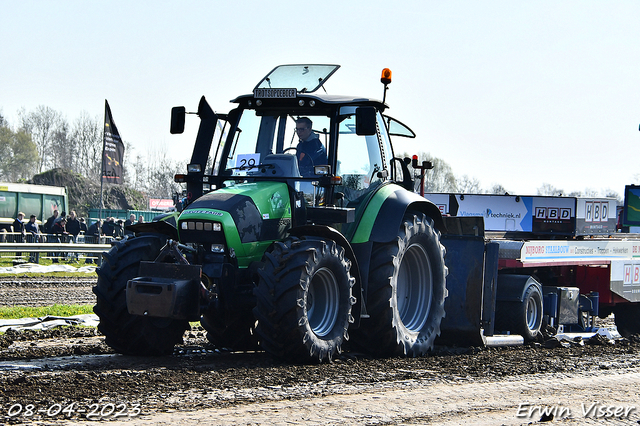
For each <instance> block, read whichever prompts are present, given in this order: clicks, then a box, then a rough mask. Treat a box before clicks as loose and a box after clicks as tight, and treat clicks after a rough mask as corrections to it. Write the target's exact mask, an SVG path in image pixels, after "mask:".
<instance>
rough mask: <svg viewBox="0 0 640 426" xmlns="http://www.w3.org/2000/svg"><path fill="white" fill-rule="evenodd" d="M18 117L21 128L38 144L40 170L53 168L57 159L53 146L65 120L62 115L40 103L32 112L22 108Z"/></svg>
mask: <svg viewBox="0 0 640 426" xmlns="http://www.w3.org/2000/svg"><path fill="white" fill-rule="evenodd" d="M18 117H19V118H20V121H21V123H20V127H21V129H22V130H24V131H25V132H27V133H28V134H30V135H31V138H32V140H33V141H34V142H35V144H36V148H37V150H38V155H39V160H40V161H39V165H38V172H39V173H40V172H42V171H43V170H46V169H49V168H51V166H52V165H53V163H54V159H55V156H54V155H53V153H52V152H51V147H52V145H53V140H54V137H55V134H56V132H57V131H59V130H60V128H61V127H62V124H63V122H64V119H63V118H62V115H61V114H60V113H59V112H58V111H55V110H54V109H52V108H49V107H46V106H44V105H40V106H38V107H37V108H36V109H35V110H34V111H32V112H27V111H26V110H25V109H24V108H23V109H21V110H20V111H18Z"/></svg>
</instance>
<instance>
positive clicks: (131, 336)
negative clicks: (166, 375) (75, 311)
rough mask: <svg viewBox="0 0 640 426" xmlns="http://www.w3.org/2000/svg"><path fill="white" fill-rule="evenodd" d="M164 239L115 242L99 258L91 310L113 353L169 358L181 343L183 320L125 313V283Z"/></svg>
mask: <svg viewBox="0 0 640 426" xmlns="http://www.w3.org/2000/svg"><path fill="white" fill-rule="evenodd" d="M166 239H167V237H166V236H162V235H156V234H145V235H142V236H138V237H128V238H126V239H124V240H121V241H118V242H117V243H115V244H114V246H113V247H112V248H111V249H110V250H109V251H108V252H107V253H103V255H102V265H101V266H100V267H99V268H98V269H97V270H96V272H97V274H98V283H97V285H96V286H95V287H93V292H94V293H95V295H96V296H97V302H96V305H95V306H94V307H93V311H94V312H95V313H96V315H98V317H100V324H99V325H98V330H99V331H100V332H101V333H102V334H103V335H104V336H105V342H106V343H107V345H109V346H110V347H111V348H113V349H114V350H115V351H116V352H118V353H121V354H126V355H170V354H171V353H172V352H173V347H174V346H175V345H176V344H177V343H181V342H182V336H183V334H184V332H185V330H186V329H187V328H188V327H189V323H188V322H187V321H182V320H175V319H168V318H151V317H143V316H140V315H131V314H129V312H128V311H127V301H126V287H127V282H128V281H129V280H130V279H132V278H134V277H136V276H137V275H138V268H139V266H140V262H141V261H153V260H154V259H155V258H156V256H157V255H158V253H159V252H160V249H161V248H162V247H163V246H164V244H165V243H166Z"/></svg>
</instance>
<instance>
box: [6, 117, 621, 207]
mask: <svg viewBox="0 0 640 426" xmlns="http://www.w3.org/2000/svg"><path fill="white" fill-rule="evenodd" d="M103 132H104V123H103V121H102V118H100V117H91V116H90V115H89V114H88V113H87V112H82V113H80V115H79V116H78V117H77V118H76V119H75V120H74V121H73V122H71V123H70V122H69V121H67V119H66V118H65V117H64V116H63V115H62V114H61V113H60V112H59V111H56V110H54V109H52V108H50V107H47V106H43V105H41V106H38V107H37V108H35V109H34V110H32V111H27V110H26V109H24V108H22V109H21V110H19V111H18V123H17V124H16V125H15V126H11V125H10V123H8V122H7V120H6V119H5V118H4V117H3V115H2V112H1V111H0V181H7V182H25V181H28V180H29V179H31V178H32V177H33V176H34V175H35V174H38V173H42V172H44V171H47V170H52V169H56V168H61V169H66V170H71V171H73V172H75V173H78V174H80V175H82V176H85V177H87V178H89V179H91V180H93V181H95V182H99V181H100V178H101V176H100V175H101V166H102V162H101V161H102V145H103ZM123 142H124V144H125V158H124V161H123V164H124V183H125V185H126V186H128V187H131V188H133V189H136V190H138V191H140V192H142V193H144V194H145V195H146V196H147V198H171V197H172V196H173V194H175V193H176V192H179V191H181V190H182V188H181V187H180V186H179V185H178V184H176V183H175V182H174V180H173V176H174V175H175V174H176V173H181V172H182V171H184V164H182V163H177V162H175V161H173V160H171V159H169V158H168V157H167V154H166V152H165V151H164V150H162V149H161V150H158V151H154V152H149V153H147V155H146V156H143V155H141V154H140V153H136V152H135V150H134V149H132V147H131V145H130V143H129V142H128V141H126V140H125V141H123ZM132 153H133V154H132ZM403 156H408V157H410V155H407V154H406V153H405V154H404V155H403ZM418 157H419V160H418V161H419V162H420V163H422V161H431V162H432V164H433V166H434V167H433V169H431V170H428V171H427V174H426V180H425V191H427V192H454V193H467V194H505V193H509V190H508V188H505V187H504V186H503V185H501V184H493V185H492V186H491V187H489V188H483V187H482V186H481V184H480V181H479V180H478V179H476V178H474V177H470V176H468V175H462V176H457V175H455V174H454V173H453V170H452V168H451V166H450V165H449V164H448V163H447V162H446V161H444V160H443V159H440V158H437V157H434V156H432V155H431V154H429V153H425V152H420V153H418ZM418 185H419V180H417V181H416V190H419V188H418ZM537 195H554V196H559V195H566V196H591V197H595V196H599V192H598V191H595V190H590V189H586V190H585V191H583V192H575V191H574V192H570V193H564V191H563V190H562V189H560V188H556V187H554V186H553V185H551V184H548V183H545V184H543V185H542V186H541V187H540V188H538V189H537ZM603 195H604V196H606V197H612V198H616V199H618V200H619V201H621V197H620V196H619V195H618V193H616V192H615V191H611V190H608V191H605V193H604V194H603Z"/></svg>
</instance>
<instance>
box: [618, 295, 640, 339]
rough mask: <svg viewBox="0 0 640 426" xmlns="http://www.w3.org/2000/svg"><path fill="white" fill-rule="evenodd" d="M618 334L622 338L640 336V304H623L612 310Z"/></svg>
mask: <svg viewBox="0 0 640 426" xmlns="http://www.w3.org/2000/svg"><path fill="white" fill-rule="evenodd" d="M613 316H614V319H615V322H616V328H617V329H618V333H620V335H621V336H623V337H629V336H631V335H632V334H640V304H639V303H625V304H620V305H617V306H616V307H615V308H614V309H613Z"/></svg>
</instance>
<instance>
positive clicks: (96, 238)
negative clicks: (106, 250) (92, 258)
mask: <svg viewBox="0 0 640 426" xmlns="http://www.w3.org/2000/svg"><path fill="white" fill-rule="evenodd" d="M101 225H102V221H101V220H100V219H98V220H96V221H95V222H93V223H92V224H91V226H89V229H88V230H87V237H88V241H87V237H85V241H87V242H88V243H91V244H99V243H100V233H101V231H102V229H101V228H102V226H101Z"/></svg>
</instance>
